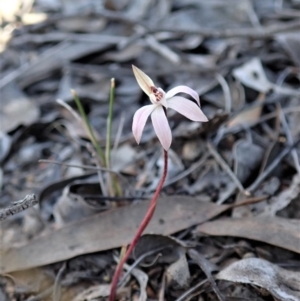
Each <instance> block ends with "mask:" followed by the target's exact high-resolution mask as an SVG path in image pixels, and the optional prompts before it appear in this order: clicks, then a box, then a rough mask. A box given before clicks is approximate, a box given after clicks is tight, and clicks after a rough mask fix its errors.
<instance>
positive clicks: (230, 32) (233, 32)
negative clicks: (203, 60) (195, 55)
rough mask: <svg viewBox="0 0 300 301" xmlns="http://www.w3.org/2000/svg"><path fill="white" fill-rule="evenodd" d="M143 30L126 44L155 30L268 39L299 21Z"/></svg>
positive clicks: (215, 36) (213, 36)
mask: <svg viewBox="0 0 300 301" xmlns="http://www.w3.org/2000/svg"><path fill="white" fill-rule="evenodd" d="M143 27H144V28H145V30H144V31H143V32H141V33H138V34H136V35H135V36H133V37H131V38H129V39H130V41H128V42H127V43H125V45H126V46H128V45H129V43H133V42H135V41H137V40H138V39H140V38H143V37H144V36H146V35H148V34H153V33H157V32H164V31H165V32H175V33H177V34H196V35H200V36H202V37H203V38H225V39H226V38H249V39H269V38H272V37H273V36H274V35H275V34H277V33H280V32H285V31H290V30H295V29H298V28H300V21H298V20H297V21H291V22H285V23H281V24H276V25H272V26H268V27H261V28H259V29H258V28H257V27H255V28H236V29H233V28H225V29H211V28H190V29H181V28H176V27H175V28H155V29H147V28H146V26H144V25H143Z"/></svg>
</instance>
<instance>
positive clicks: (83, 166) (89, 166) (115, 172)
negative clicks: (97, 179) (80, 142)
mask: <svg viewBox="0 0 300 301" xmlns="http://www.w3.org/2000/svg"><path fill="white" fill-rule="evenodd" d="M38 162H39V163H50V164H58V165H63V166H67V167H75V168H81V169H87V170H96V171H106V172H111V173H113V174H116V175H117V176H118V177H120V178H121V179H123V181H124V182H126V183H127V184H128V185H129V187H131V184H130V183H129V182H128V180H127V179H126V177H124V176H123V175H121V174H120V173H119V172H117V171H114V170H112V169H110V168H106V167H100V166H98V167H97V166H91V165H80V164H69V163H64V162H59V161H53V160H46V159H40V160H39V161H38Z"/></svg>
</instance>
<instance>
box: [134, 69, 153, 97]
mask: <svg viewBox="0 0 300 301" xmlns="http://www.w3.org/2000/svg"><path fill="white" fill-rule="evenodd" d="M132 70H133V73H134V76H135V78H136V80H137V82H138V84H139V86H140V87H141V89H142V90H143V91H144V92H145V93H146V94H147V95H148V96H149V95H150V94H151V93H152V92H151V89H150V87H153V86H154V83H153V81H152V79H151V78H150V77H149V76H148V75H147V74H145V73H144V72H143V71H142V70H140V69H139V68H137V67H135V66H134V65H132Z"/></svg>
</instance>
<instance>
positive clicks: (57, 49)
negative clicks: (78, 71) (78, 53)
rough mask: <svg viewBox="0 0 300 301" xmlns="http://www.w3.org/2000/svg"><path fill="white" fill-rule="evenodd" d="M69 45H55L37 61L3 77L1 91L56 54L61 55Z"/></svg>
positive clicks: (0, 85)
mask: <svg viewBox="0 0 300 301" xmlns="http://www.w3.org/2000/svg"><path fill="white" fill-rule="evenodd" d="M68 45H69V43H68V42H65V41H64V42H61V43H60V44H58V45H55V46H53V47H51V48H50V49H48V50H46V51H45V52H44V53H42V55H41V56H39V57H38V58H37V59H36V60H33V61H30V62H26V63H25V64H23V65H22V66H20V67H19V68H18V69H16V70H14V71H12V72H10V73H9V74H7V75H6V76H3V77H2V79H1V80H0V90H1V89H2V88H4V87H5V86H6V85H8V84H9V83H11V82H13V81H14V80H16V79H18V78H19V77H20V76H21V75H23V74H24V73H25V72H27V71H28V70H29V69H31V68H33V67H35V66H36V65H39V64H42V63H43V62H44V61H45V60H47V59H49V58H50V57H51V56H53V55H54V54H57V53H59V52H60V51H62V50H63V49H64V48H66V47H67V46H68Z"/></svg>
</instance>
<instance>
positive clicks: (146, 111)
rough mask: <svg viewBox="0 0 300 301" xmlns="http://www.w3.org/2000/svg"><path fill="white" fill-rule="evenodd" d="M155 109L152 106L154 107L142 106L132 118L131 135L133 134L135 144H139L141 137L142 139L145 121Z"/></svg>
mask: <svg viewBox="0 0 300 301" xmlns="http://www.w3.org/2000/svg"><path fill="white" fill-rule="evenodd" d="M155 107H156V106H154V105H148V106H144V107H142V108H140V109H138V110H137V111H136V112H135V114H134V116H133V122H132V133H133V136H134V138H135V140H136V142H137V144H139V143H140V141H141V137H142V133H143V130H144V127H145V124H146V121H147V119H148V117H149V115H150V114H151V113H152V111H153V110H154V109H155Z"/></svg>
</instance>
